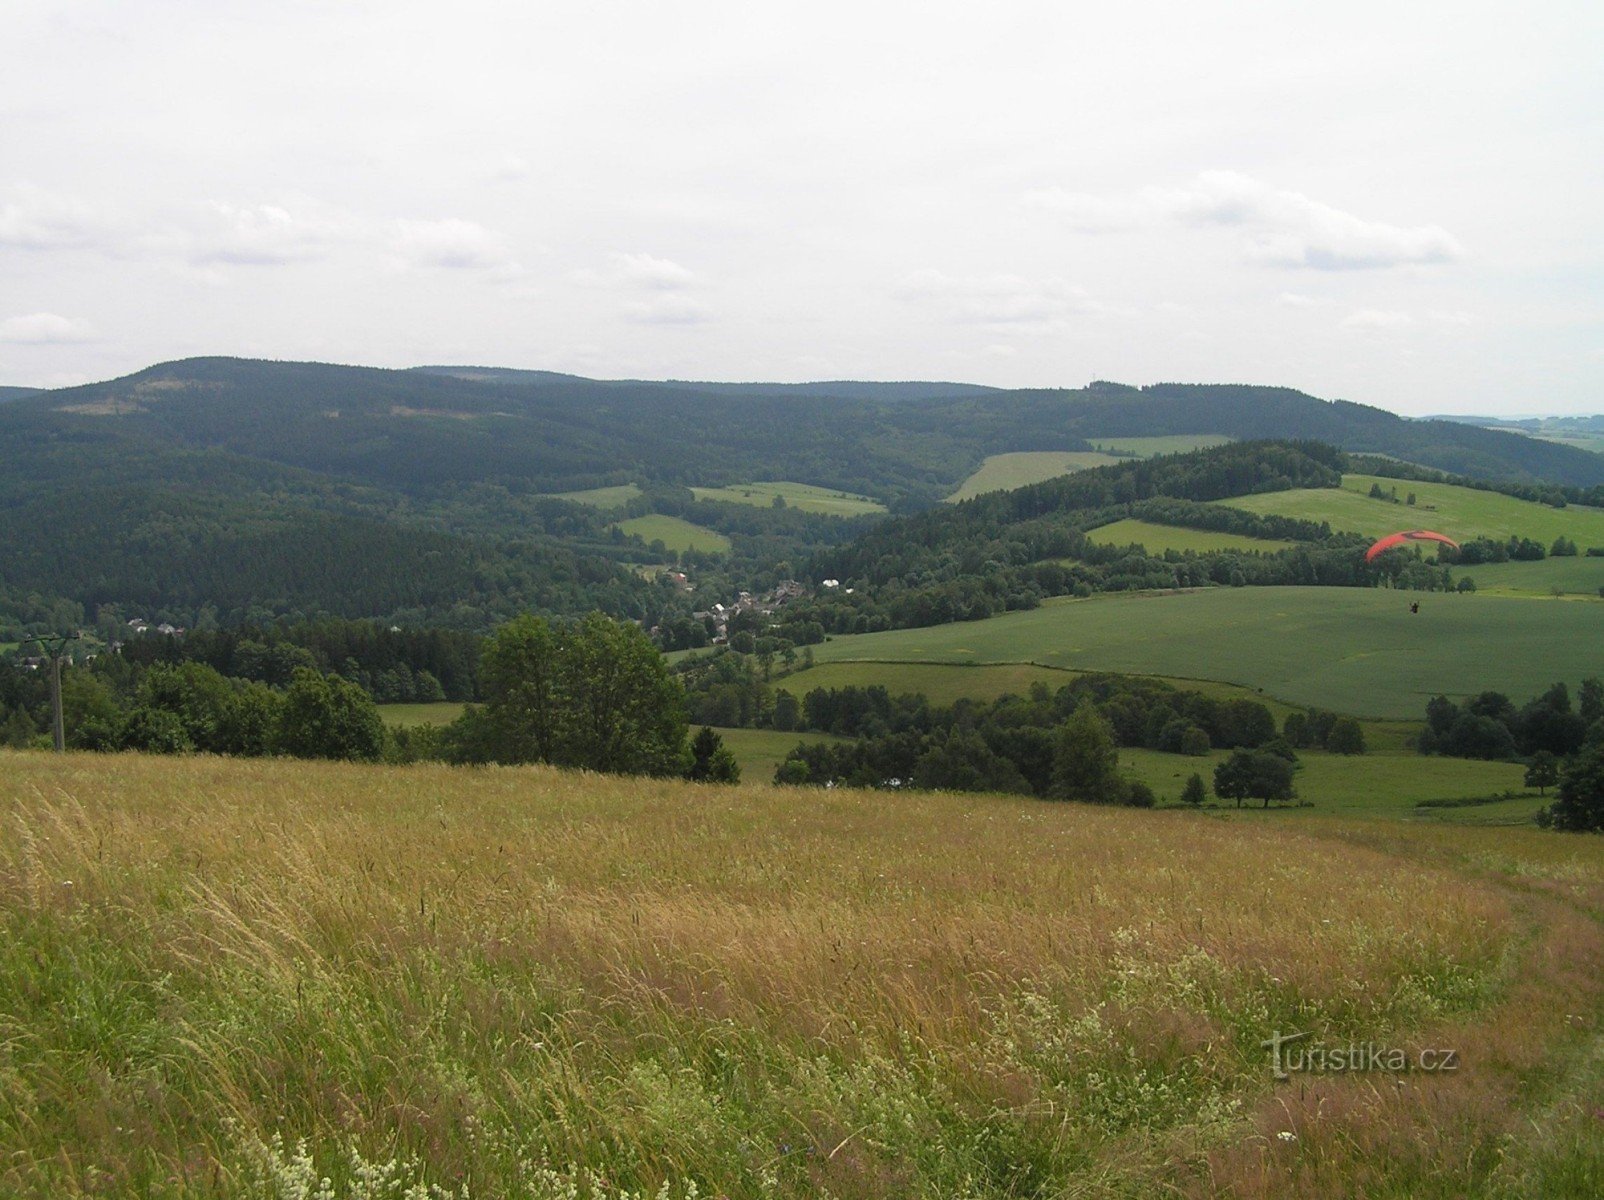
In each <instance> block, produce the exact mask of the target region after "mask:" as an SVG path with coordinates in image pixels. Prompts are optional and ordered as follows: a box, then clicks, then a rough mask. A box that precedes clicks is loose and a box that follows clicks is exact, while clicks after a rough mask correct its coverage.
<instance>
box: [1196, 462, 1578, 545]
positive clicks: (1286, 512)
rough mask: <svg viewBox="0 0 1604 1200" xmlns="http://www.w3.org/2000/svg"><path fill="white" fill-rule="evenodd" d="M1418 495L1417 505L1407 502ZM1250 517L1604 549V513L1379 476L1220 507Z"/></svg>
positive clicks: (1375, 532) (1370, 531)
mask: <svg viewBox="0 0 1604 1200" xmlns="http://www.w3.org/2000/svg"><path fill="white" fill-rule="evenodd" d="M1371 484H1379V485H1380V486H1381V487H1382V489H1383V490H1390V489H1392V488H1397V489H1398V499H1399V503H1397V504H1394V503H1393V502H1392V501H1391V500H1372V499H1371V498H1370V497H1369V495H1368V493H1369V491H1370V485H1371ZM1410 492H1414V493H1415V499H1416V503H1415V504H1413V505H1410V504H1405V503H1403V502H1402V501H1403V500H1404V499H1405V498H1406V497H1407V496H1408V494H1409V493H1410ZM1216 503H1218V504H1223V505H1226V506H1227V507H1230V508H1240V509H1244V510H1246V511H1247V512H1256V513H1274V514H1276V515H1279V516H1284V517H1300V518H1302V519H1303V520H1306V521H1329V522H1330V523H1331V528H1332V529H1333V530H1336V531H1338V532H1351V533H1362V534H1365V535H1366V536H1368V537H1381V536H1382V535H1384V534H1388V533H1393V532H1395V531H1397V530H1400V529H1435V530H1436V531H1437V532H1439V533H1445V534H1447V535H1448V536H1449V537H1451V538H1454V539H1455V540H1456V541H1462V540H1464V539H1466V538H1473V537H1491V538H1498V539H1504V538H1507V537H1509V536H1510V535H1511V534H1514V535H1518V536H1520V537H1529V538H1533V539H1535V540H1536V541H1539V542H1542V543H1543V545H1544V546H1545V547H1546V546H1548V545H1550V544H1551V543H1552V542H1553V541H1554V540H1555V539H1556V538H1558V537H1560V536H1561V535H1564V536H1565V537H1568V538H1571V539H1572V540H1573V541H1575V542H1576V543H1577V545H1578V546H1580V547H1582V548H1583V549H1586V548H1587V547H1588V546H1604V509H1599V508H1584V507H1582V506H1580V505H1575V504H1573V505H1571V506H1570V507H1568V508H1550V507H1549V506H1548V505H1546V504H1538V503H1536V502H1534V501H1531V500H1517V499H1515V498H1514V497H1513V496H1504V495H1500V494H1499V493H1497V492H1482V491H1477V490H1476V489H1475V488H1463V487H1455V486H1454V485H1452V484H1447V483H1415V482H1412V481H1410V480H1407V479H1383V478H1381V477H1379V476H1375V475H1345V476H1343V479H1342V487H1341V488H1297V489H1294V490H1293V491H1289V492H1264V493H1261V494H1259V495H1256V496H1237V497H1234V498H1232V499H1230V500H1219V501H1216Z"/></svg>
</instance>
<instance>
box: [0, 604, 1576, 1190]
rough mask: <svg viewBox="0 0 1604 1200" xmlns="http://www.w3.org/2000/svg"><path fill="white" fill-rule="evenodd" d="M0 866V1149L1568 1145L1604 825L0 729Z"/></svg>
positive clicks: (898, 1160) (1241, 1184)
mask: <svg viewBox="0 0 1604 1200" xmlns="http://www.w3.org/2000/svg"><path fill="white" fill-rule="evenodd" d="M1549 607H1559V606H1549ZM1312 757H1313V756H1311V758H1312ZM1323 769H1324V768H1323V767H1322V766H1319V765H1317V764H1316V763H1315V762H1313V761H1311V762H1310V764H1309V766H1308V767H1307V768H1306V770H1305V776H1306V778H1307V786H1308V787H1309V789H1310V791H1311V794H1312V793H1313V792H1315V791H1316V790H1319V789H1320V788H1323V787H1324V785H1323V784H1320V783H1318V782H1317V779H1316V776H1317V774H1318V772H1319V771H1321V770H1323ZM1343 769H1344V770H1347V771H1350V772H1352V771H1358V772H1361V773H1364V772H1369V773H1370V775H1369V777H1370V778H1373V779H1378V780H1379V779H1383V778H1385V777H1386V776H1387V774H1388V771H1389V770H1390V767H1389V765H1388V764H1380V763H1360V764H1346V765H1344V766H1343ZM1411 786H1412V785H1411ZM1308 811H1311V812H1316V813H1318V812H1319V811H1320V810H1319V809H1314V810H1308ZM1461 811H1466V812H1475V811H1476V810H1461ZM0 895H3V897H4V903H3V904H0V1000H3V1004H0V1027H3V1041H0V1194H4V1195H5V1196H8V1197H10V1196H16V1197H40V1198H41V1200H42V1198H44V1197H90V1196H152V1197H158V1196H159V1197H168V1198H173V1200H177V1198H179V1197H183V1198H185V1200H225V1198H228V1200H232V1198H235V1197H245V1198H249V1200H289V1198H292V1197H293V1198H295V1200H310V1198H312V1197H328V1198H330V1200H381V1198H387V1200H401V1198H402V1197H403V1196H405V1197H415V1198H417V1200H424V1198H428V1200H467V1198H468V1197H470V1196H474V1197H528V1198H530V1200H558V1198H571V1200H646V1198H652V1200H693V1198H696V1197H702V1198H711V1197H715V1196H725V1197H743V1198H751V1200H758V1198H766V1200H804V1198H811V1197H821V1196H830V1197H834V1198H835V1200H880V1198H883V1197H889V1196H922V1197H923V1196H928V1197H965V1198H968V1200H1016V1198H1018V1197H1022V1196H1035V1197H1048V1196H1054V1197H1067V1196H1086V1197H1091V1196H1128V1197H1134V1196H1157V1195H1165V1196H1177V1197H1183V1196H1192V1197H1204V1196H1237V1197H1272V1196H1297V1197H1307V1198H1310V1200H1335V1198H1337V1197H1349V1196H1358V1195H1367V1196H1378V1197H1379V1196H1389V1197H1410V1198H1411V1200H1448V1198H1450V1197H1453V1198H1458V1197H1463V1196H1478V1197H1489V1198H1508V1200H1514V1198H1516V1197H1538V1196H1541V1197H1582V1196H1588V1197H1593V1196H1597V1195H1599V1194H1600V1187H1601V1186H1604V1122H1601V1121H1599V1120H1598V1118H1597V1108H1598V1104H1599V1096H1600V1094H1601V1091H1600V1088H1601V1085H1604V1067H1601V1062H1604V1056H1601V1049H1604V1041H1601V1038H1600V1034H1599V1032H1598V1031H1599V1030H1600V1028H1604V917H1601V915H1600V914H1601V913H1604V838H1597V837H1588V836H1583V835H1559V834H1545V833H1543V832H1541V831H1539V830H1537V829H1534V828H1529V827H1528V828H1524V829H1522V828H1496V829H1493V828H1478V827H1476V825H1474V824H1460V823H1453V824H1448V823H1440V822H1437V821H1425V820H1421V821H1389V822H1378V821H1375V820H1361V819H1355V818H1352V817H1345V816H1341V815H1333V816H1325V817H1318V818H1316V819H1310V818H1309V816H1308V815H1306V814H1305V813H1300V812H1293V811H1272V812H1271V813H1268V814H1265V813H1258V812H1252V813H1242V814H1238V813H1236V812H1235V811H1234V810H1230V809H1225V810H1219V811H1213V812H1207V813H1202V814H1197V813H1191V812H1184V811H1169V810H1164V811H1137V810H1132V809H1118V808H1107V807H1104V806H1099V805H1078V804H1055V803H1048V802H1042V801H1033V800H1023V799H1019V798H1003V797H992V796H981V795H940V794H924V795H888V794H885V793H865V792H858V791H853V790H851V789H846V788H840V789H834V790H832V791H823V790H817V789H811V788H775V787H769V786H764V785H762V784H761V783H751V784H746V783H743V784H742V785H741V786H738V787H716V786H706V787H697V786H692V785H688V784H685V783H680V782H674V781H663V780H646V779H620V778H609V777H606V776H597V775H591V774H582V773H565V772H559V771H552V770H547V769H540V768H517V767H491V768H451V767H443V766H435V765H430V766H416V767H375V766H353V765H342V764H332V763H309V762H292V761H284V760H261V759H250V760H247V759H233V760H228V759H216V758H212V757H210V756H141V755H133V754H122V755H103V754H65V755H52V754H47V753H32V752H29V753H16V752H9V751H0ZM1290 1030H1298V1031H1306V1032H1307V1034H1308V1036H1309V1039H1310V1040H1309V1043H1308V1044H1310V1045H1326V1046H1332V1047H1336V1046H1344V1045H1347V1044H1350V1043H1353V1042H1372V1043H1374V1044H1379V1045H1383V1046H1386V1047H1398V1048H1399V1049H1400V1050H1401V1051H1402V1052H1403V1053H1404V1054H1405V1055H1406V1056H1407V1057H1408V1058H1409V1060H1410V1062H1411V1063H1414V1062H1415V1061H1416V1060H1417V1059H1418V1058H1419V1052H1420V1051H1421V1050H1422V1049H1425V1048H1439V1047H1440V1048H1448V1049H1452V1050H1453V1051H1454V1052H1455V1053H1456V1054H1457V1055H1458V1059H1459V1067H1460V1069H1459V1070H1458V1071H1457V1072H1454V1073H1452V1074H1443V1073H1434V1072H1431V1071H1420V1070H1411V1071H1409V1072H1407V1073H1402V1072H1398V1071H1394V1070H1390V1069H1383V1070H1370V1071H1354V1072H1330V1073H1318V1074H1316V1073H1308V1074H1302V1073H1299V1074H1295V1075H1294V1076H1293V1077H1292V1078H1291V1079H1288V1080H1285V1081H1278V1079H1277V1078H1276V1076H1275V1075H1274V1073H1273V1072H1272V1069H1271V1068H1272V1063H1271V1060H1270V1057H1269V1055H1268V1053H1267V1051H1266V1050H1265V1049H1264V1045H1263V1043H1264V1042H1265V1040H1266V1039H1268V1038H1270V1037H1271V1036H1272V1035H1274V1034H1275V1033H1276V1031H1283V1032H1284V1031H1290Z"/></svg>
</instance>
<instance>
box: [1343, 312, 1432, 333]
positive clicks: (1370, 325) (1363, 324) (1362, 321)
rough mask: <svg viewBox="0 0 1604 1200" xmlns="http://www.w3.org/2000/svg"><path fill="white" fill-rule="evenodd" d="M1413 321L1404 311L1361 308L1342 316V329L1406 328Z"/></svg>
mask: <svg viewBox="0 0 1604 1200" xmlns="http://www.w3.org/2000/svg"><path fill="white" fill-rule="evenodd" d="M1414 323H1415V319H1414V317H1412V316H1410V315H1409V314H1408V313H1406V312H1399V311H1398V310H1396V309H1390V308H1361V309H1359V310H1358V311H1357V312H1352V313H1349V314H1348V315H1347V316H1346V317H1343V318H1342V322H1341V324H1342V327H1343V328H1344V329H1359V330H1384V329H1406V328H1408V327H1409V326H1411V325H1413V324H1414Z"/></svg>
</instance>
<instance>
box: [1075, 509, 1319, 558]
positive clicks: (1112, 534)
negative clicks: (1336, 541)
mask: <svg viewBox="0 0 1604 1200" xmlns="http://www.w3.org/2000/svg"><path fill="white" fill-rule="evenodd" d="M1086 536H1087V537H1089V538H1090V539H1091V540H1092V541H1094V542H1096V543H1098V544H1099V545H1103V546H1129V545H1132V544H1133V543H1134V544H1137V545H1141V546H1145V547H1147V551H1148V553H1149V554H1162V553H1164V551H1166V550H1178V551H1181V552H1183V553H1184V552H1186V551H1192V552H1194V553H1197V554H1207V553H1209V552H1210V551H1213V550H1257V551H1261V552H1263V553H1265V554H1273V553H1275V552H1276V551H1277V550H1290V549H1291V548H1292V547H1293V546H1295V545H1296V544H1297V543H1296V542H1287V541H1281V540H1279V539H1276V538H1253V537H1243V536H1242V535H1241V534H1239V533H1222V532H1219V531H1217V530H1213V529H1183V528H1181V527H1180V526H1177V525H1155V524H1153V523H1152V522H1151V521H1138V520H1136V519H1135V518H1131V517H1127V518H1126V519H1125V520H1123V521H1115V522H1114V523H1113V524H1111V525H1102V526H1099V527H1098V528H1096V529H1091V530H1088V531H1087V533H1086Z"/></svg>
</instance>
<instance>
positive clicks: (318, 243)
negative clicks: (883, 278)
mask: <svg viewBox="0 0 1604 1200" xmlns="http://www.w3.org/2000/svg"><path fill="white" fill-rule="evenodd" d="M173 237H174V240H175V241H176V244H177V245H179V246H180V247H181V248H182V251H183V253H185V254H186V256H187V257H188V258H189V260H190V261H191V262H194V263H197V264H201V265H205V264H210V263H222V264H229V265H234V266H282V265H284V264H286V263H296V262H310V261H314V260H316V259H320V258H323V257H325V256H327V255H328V254H329V253H330V251H331V250H333V249H334V248H335V247H337V246H338V245H341V244H345V243H350V242H359V241H362V240H364V238H365V233H364V231H363V230H362V228H361V226H360V223H359V222H357V221H356V220H355V219H354V218H352V217H350V216H348V215H346V214H343V213H339V212H335V211H333V210H330V209H326V208H323V207H322V206H320V205H317V204H315V203H314V202H311V201H305V200H303V201H299V202H292V206H285V205H278V204H257V205H251V206H248V207H238V206H235V205H231V204H212V205H210V206H208V207H207V208H206V209H204V210H202V211H201V212H199V213H197V214H195V215H194V216H193V217H192V218H191V219H190V220H189V223H188V227H187V228H183V229H181V230H179V231H177V233H176V234H175V235H173Z"/></svg>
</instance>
